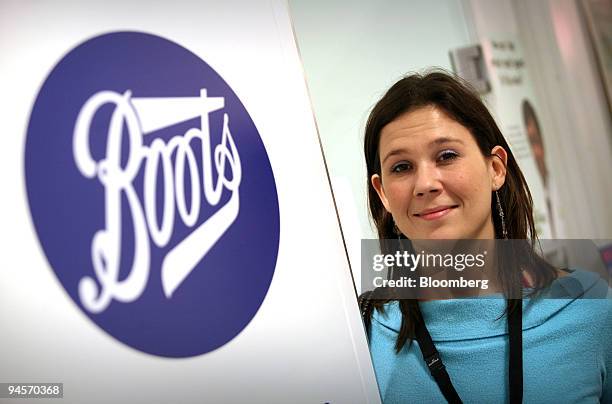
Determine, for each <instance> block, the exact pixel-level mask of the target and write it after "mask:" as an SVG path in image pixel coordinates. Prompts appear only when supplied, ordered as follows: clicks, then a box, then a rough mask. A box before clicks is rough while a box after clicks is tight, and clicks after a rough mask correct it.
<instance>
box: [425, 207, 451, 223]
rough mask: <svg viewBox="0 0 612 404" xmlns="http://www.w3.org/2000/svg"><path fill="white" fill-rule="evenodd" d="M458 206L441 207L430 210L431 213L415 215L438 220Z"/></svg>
mask: <svg viewBox="0 0 612 404" xmlns="http://www.w3.org/2000/svg"><path fill="white" fill-rule="evenodd" d="M456 207H457V206H448V207H446V208H440V209H436V210H435V211H433V212H429V213H425V214H423V213H421V214H417V215H415V216H417V217H419V218H421V219H424V220H436V219H439V218H441V217H443V216H446V215H447V214H449V213H450V211H451V210H453V209H455V208H456Z"/></svg>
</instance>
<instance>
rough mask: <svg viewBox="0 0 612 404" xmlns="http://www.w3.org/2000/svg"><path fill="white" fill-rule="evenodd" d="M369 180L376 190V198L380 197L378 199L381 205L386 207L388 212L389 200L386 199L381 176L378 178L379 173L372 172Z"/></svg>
mask: <svg viewBox="0 0 612 404" xmlns="http://www.w3.org/2000/svg"><path fill="white" fill-rule="evenodd" d="M370 182H372V186H373V187H374V189H375V190H376V193H377V194H378V198H380V201H381V202H382V204H383V206H384V207H385V209H387V212H390V211H389V201H388V200H387V196H386V195H385V189H384V188H383V185H382V178H380V175H378V174H373V175H372V177H371V178H370Z"/></svg>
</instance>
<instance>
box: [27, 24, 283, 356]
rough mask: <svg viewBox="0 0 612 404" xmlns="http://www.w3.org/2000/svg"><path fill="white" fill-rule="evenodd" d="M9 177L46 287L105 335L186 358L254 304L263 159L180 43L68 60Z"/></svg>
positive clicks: (271, 244)
mask: <svg viewBox="0 0 612 404" xmlns="http://www.w3.org/2000/svg"><path fill="white" fill-rule="evenodd" d="M25 177H26V187H27V193H28V201H29V205H30V211H31V214H32V218H33V222H34V226H35V228H36V232H37V234H38V237H39V239H40V242H41V245H42V247H43V249H44V251H45V254H46V256H47V259H48V260H49V263H50V264H51V267H52V268H53V270H54V271H55V274H56V275H57V277H58V279H59V281H60V282H61V283H62V285H63V286H64V288H65V289H66V291H67V292H68V294H69V295H70V297H71V298H72V299H73V300H74V301H75V302H76V304H77V305H78V306H79V307H80V308H81V310H82V311H83V312H84V313H85V314H86V315H87V316H88V317H89V318H90V319H91V320H92V321H94V322H95V323H96V324H97V325H98V326H100V327H101V328H102V329H104V330H105V331H106V332H108V333H109V334H110V335H112V336H113V337H115V338H116V339H118V340H119V341H121V342H123V343H125V344H127V345H129V346H131V347H133V348H135V349H138V350H140V351H143V352H147V353H150V354H153V355H159V356H164V357H189V356H195V355H200V354H203V353H206V352H210V351H212V350H214V349H216V348H218V347H220V346H222V345H224V344H226V343H227V342H229V341H230V340H231V339H232V338H234V337H235V336H236V335H238V333H239V332H240V331H242V330H243V329H244V328H245V327H246V326H247V324H248V323H249V322H250V321H251V319H252V318H253V317H254V316H255V313H256V312H257V310H258V309H259V307H260V306H261V303H262V302H263V299H264V297H265V295H266V293H267V291H268V288H269V286H270V283H271V281H272V276H273V274H274V268H275V266H276V259H277V254H278V243H279V210H278V197H277V193H276V185H275V182H274V175H273V173H272V168H271V166H270V161H269V159H268V155H267V153H266V150H265V147H264V145H263V142H262V140H261V137H260V136H259V132H258V131H257V128H256V127H255V125H254V123H253V121H252V120H251V117H250V116H249V114H248V112H247V111H246V109H245V107H244V106H243V105H242V103H241V102H240V100H239V99H238V97H237V96H236V94H235V93H234V92H233V91H232V89H231V88H230V87H229V86H228V84H227V83H226V82H225V81H224V80H223V78H221V76H220V75H219V74H218V73H217V72H215V70H213V69H212V68H211V67H210V66H209V65H208V64H206V63H205V62H204V61H202V60H201V59H200V58H199V57H198V56H196V55H195V54H193V53H191V52H190V51H188V50H187V49H185V48H183V47H181V46H180V45H178V44H176V43H174V42H171V41H169V40H167V39H164V38H161V37H158V36H155V35H150V34H144V33H138V32H116V33H110V34H106V35H101V36H98V37H95V38H93V39H90V40H88V41H86V42H84V43H82V44H81V45H79V46H77V47H76V48H74V49H73V50H72V51H71V52H69V53H68V54H67V55H66V56H65V57H64V58H63V59H62V60H61V61H60V62H59V63H58V65H57V66H56V67H55V68H54V69H53V71H52V72H51V73H50V74H49V76H48V77H47V79H46V81H45V82H44V84H43V86H42V88H41V90H40V92H39V94H38V97H37V99H36V102H35V104H34V107H33V109H32V114H31V117H30V122H29V127H28V133H27V140H26V146H25Z"/></svg>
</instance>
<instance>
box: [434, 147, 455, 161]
mask: <svg viewBox="0 0 612 404" xmlns="http://www.w3.org/2000/svg"><path fill="white" fill-rule="evenodd" d="M457 157H459V154H457V152H455V151H452V150H446V151H443V152H442V153H440V155H439V157H438V161H442V162H444V161H449V160H454V159H456V158H457Z"/></svg>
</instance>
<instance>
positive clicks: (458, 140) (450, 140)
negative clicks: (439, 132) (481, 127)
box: [429, 136, 464, 146]
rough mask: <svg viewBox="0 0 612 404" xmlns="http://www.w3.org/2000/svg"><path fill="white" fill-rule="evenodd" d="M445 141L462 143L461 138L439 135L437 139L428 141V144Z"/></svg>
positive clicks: (437, 144)
mask: <svg viewBox="0 0 612 404" xmlns="http://www.w3.org/2000/svg"><path fill="white" fill-rule="evenodd" d="M445 143H459V144H464V143H463V141H462V140H461V139H457V138H454V137H445V136H443V137H439V138H437V139H434V140H432V141H431V142H429V146H439V145H441V144H445Z"/></svg>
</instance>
